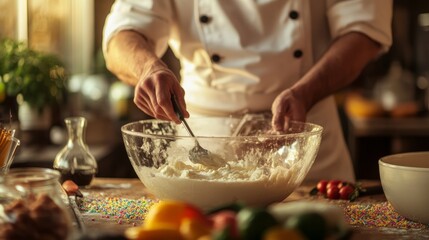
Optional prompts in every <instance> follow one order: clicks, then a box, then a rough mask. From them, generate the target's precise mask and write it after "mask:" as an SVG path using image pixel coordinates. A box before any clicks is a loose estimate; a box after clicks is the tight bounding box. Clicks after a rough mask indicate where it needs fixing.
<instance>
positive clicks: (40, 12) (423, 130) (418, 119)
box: [0, 0, 429, 179]
mask: <svg viewBox="0 0 429 240" xmlns="http://www.w3.org/2000/svg"><path fill="white" fill-rule="evenodd" d="M112 3H113V0H60V1H59V0H14V1H11V0H0V9H1V11H2V13H1V14H0V26H1V27H0V39H6V38H7V39H13V40H15V41H17V42H24V47H28V48H30V49H32V50H34V51H38V52H43V53H49V54H51V55H53V56H55V57H57V58H58V59H59V60H60V61H61V62H62V63H63V66H64V73H65V77H64V79H63V80H64V82H63V83H64V84H63V85H64V88H59V89H58V90H55V91H54V92H57V93H61V94H59V95H58V96H61V98H56V101H55V102H54V104H48V105H47V106H43V107H42V108H39V110H38V111H36V112H37V113H36V114H35V115H36V117H39V118H38V119H37V118H36V119H34V118H33V117H34V116H33V115H31V114H30V113H29V111H24V110H25V109H26V107H25V106H23V105H25V103H23V102H22V99H21V101H20V97H19V94H18V96H15V95H11V94H7V93H8V91H7V89H5V85H4V84H2V81H0V114H1V115H0V117H1V121H2V122H5V121H6V122H8V123H9V124H11V125H12V126H15V129H17V133H16V136H17V137H18V138H19V139H21V141H22V145H21V146H20V147H19V149H18V152H17V156H16V158H15V160H14V162H13V164H12V167H23V166H43V167H52V163H53V159H54V157H55V155H56V153H57V152H58V151H59V150H60V149H61V148H62V147H63V146H64V144H65V142H66V140H67V131H66V129H65V125H64V118H66V117H69V116H83V117H85V118H86V119H87V121H88V124H87V128H86V134H85V140H86V142H87V144H88V145H89V148H90V150H91V152H92V153H93V155H94V156H95V158H96V159H97V161H98V165H99V172H98V176H100V177H135V173H134V171H133V170H132V168H131V165H130V163H129V160H128V157H127V155H126V152H125V148H124V145H123V142H122V138H121V133H120V127H121V126H122V125H123V124H125V123H127V122H130V121H135V120H140V119H145V118H148V116H146V115H145V114H143V113H142V112H141V111H139V110H138V109H137V108H136V107H135V106H134V104H133V102H132V99H133V88H132V87H130V86H128V85H125V84H123V83H122V82H120V81H119V80H117V79H116V78H115V76H113V75H112V74H111V73H109V72H108V71H107V69H106V67H105V64H104V59H103V56H102V53H101V38H102V28H103V25H104V19H105V17H106V15H107V14H108V12H109V10H110V7H111V5H112ZM392 27H393V36H394V40H393V41H394V43H393V46H392V48H391V49H390V51H389V52H388V53H387V54H385V55H383V56H381V57H380V58H379V59H378V60H377V61H376V62H374V63H372V64H370V65H369V66H368V67H367V69H366V70H365V71H364V72H363V73H362V75H361V76H360V77H359V79H358V80H357V81H356V82H355V83H354V84H353V85H351V86H349V87H347V88H346V89H343V90H342V91H340V92H338V94H336V97H337V102H338V109H339V111H340V114H341V117H342V123H343V127H344V136H345V138H346V141H347V143H348V146H349V149H350V152H351V154H352V159H353V161H354V164H355V170H356V174H357V177H358V178H368V179H377V178H378V162H377V161H378V159H379V158H380V157H382V156H385V155H388V154H392V153H399V152H406V151H424V150H429V114H428V110H429V1H427V0H413V1H408V0H394V19H393V22H392ZM9 44H11V43H9ZM2 48H3V49H2ZM9 48H10V45H9ZM9 53H10V52H8V46H7V45H5V44H3V45H1V46H0V67H3V68H5V62H7V61H8V58H7V57H8V56H9V55H8V54H9ZM1 54H2V55H1ZM20 56H21V55H20ZM21 57H22V56H21ZM163 59H164V60H165V61H166V62H167V64H168V65H169V66H170V68H171V69H172V70H173V72H175V73H176V74H177V73H178V71H179V68H180V65H179V63H178V62H177V60H176V59H175V58H174V56H173V55H172V53H171V51H167V53H166V54H165V56H164V57H163ZM22 61H24V60H22ZM18 62H19V61H18ZM0 71H1V69H0ZM20 71H21V70H20ZM22 71H24V70H22ZM21 73H22V72H20V73H19V74H21ZM17 74H18V73H17ZM29 74H31V72H29ZM5 78H6V77H5V76H3V80H5ZM29 88H31V91H33V92H34V93H31V91H30V90H29V91H30V94H32V96H34V97H33V98H32V99H34V101H38V100H37V99H38V94H40V93H41V92H46V91H48V92H49V90H47V89H46V88H44V87H43V86H42V87H39V89H38V88H37V86H32V87H29ZM17 100H18V101H17ZM27 108H28V107H27ZM45 109H48V110H46V111H45ZM27 110H28V109H27ZM30 110H31V109H30ZM10 116H11V120H10ZM40 117H42V118H41V119H40Z"/></svg>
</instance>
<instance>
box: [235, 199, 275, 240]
mask: <svg viewBox="0 0 429 240" xmlns="http://www.w3.org/2000/svg"><path fill="white" fill-rule="evenodd" d="M237 223H238V228H239V231H240V237H241V239H246V240H253V239H262V236H263V235H264V234H265V231H267V230H268V229H270V228H271V227H274V226H277V225H278V223H277V220H276V219H275V218H274V217H273V216H272V215H271V214H270V213H268V212H267V211H266V210H265V209H261V208H250V207H246V208H243V209H241V210H240V211H239V212H238V214H237Z"/></svg>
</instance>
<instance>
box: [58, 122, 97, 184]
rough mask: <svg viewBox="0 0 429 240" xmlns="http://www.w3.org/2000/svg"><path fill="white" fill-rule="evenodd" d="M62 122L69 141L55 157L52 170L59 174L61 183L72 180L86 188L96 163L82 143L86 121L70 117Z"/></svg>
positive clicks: (94, 170) (94, 171)
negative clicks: (64, 124)
mask: <svg viewBox="0 0 429 240" xmlns="http://www.w3.org/2000/svg"><path fill="white" fill-rule="evenodd" d="M64 121H65V123H66V126H67V132H68V136H69V139H68V141H67V144H66V145H65V146H64V148H63V149H62V150H61V151H60V152H58V154H57V155H56V157H55V160H54V166H53V168H54V169H56V170H58V171H59V172H60V173H61V182H64V181H66V180H72V181H73V182H75V183H76V184H77V185H78V186H87V185H89V184H90V183H91V181H92V179H93V178H94V175H95V174H96V172H97V161H96V160H95V158H94V156H93V155H92V154H91V152H90V151H89V148H88V146H87V145H86V143H85V141H84V135H85V129H86V119H85V118H83V117H70V118H66V119H65V120H64Z"/></svg>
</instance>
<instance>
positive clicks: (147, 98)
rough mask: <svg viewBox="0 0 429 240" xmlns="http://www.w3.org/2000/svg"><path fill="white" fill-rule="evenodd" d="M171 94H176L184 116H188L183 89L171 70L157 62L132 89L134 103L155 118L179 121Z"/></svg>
mask: <svg viewBox="0 0 429 240" xmlns="http://www.w3.org/2000/svg"><path fill="white" fill-rule="evenodd" d="M172 94H174V95H175V96H176V98H177V101H178V103H179V106H180V108H181V110H182V112H183V115H184V117H186V118H187V117H189V113H188V111H186V104H185V100H184V96H185V91H184V90H183V88H182V87H181V86H180V84H179V81H178V80H177V78H176V76H175V75H174V74H173V72H171V71H170V70H169V69H168V68H167V67H166V66H164V64H158V65H157V66H155V67H152V68H151V70H150V71H148V73H147V74H144V75H143V76H142V77H141V78H140V80H139V82H138V83H137V85H136V87H135V89H134V103H135V104H136V105H137V107H138V108H139V109H140V110H142V111H143V112H145V113H146V114H148V115H150V116H152V117H154V118H156V119H161V120H169V121H174V122H175V123H180V119H179V118H178V117H177V115H176V113H175V112H174V108H173V104H172V102H171V95H172Z"/></svg>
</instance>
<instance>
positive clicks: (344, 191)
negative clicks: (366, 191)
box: [339, 185, 355, 200]
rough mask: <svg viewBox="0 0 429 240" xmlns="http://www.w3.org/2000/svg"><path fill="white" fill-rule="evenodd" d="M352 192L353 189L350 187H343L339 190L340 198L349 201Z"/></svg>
mask: <svg viewBox="0 0 429 240" xmlns="http://www.w3.org/2000/svg"><path fill="white" fill-rule="evenodd" d="M354 191H355V188H354V187H353V186H352V185H345V186H344V187H342V188H340V190H339V194H340V198H341V199H344V200H350V197H351V196H352V194H353V192H354Z"/></svg>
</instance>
